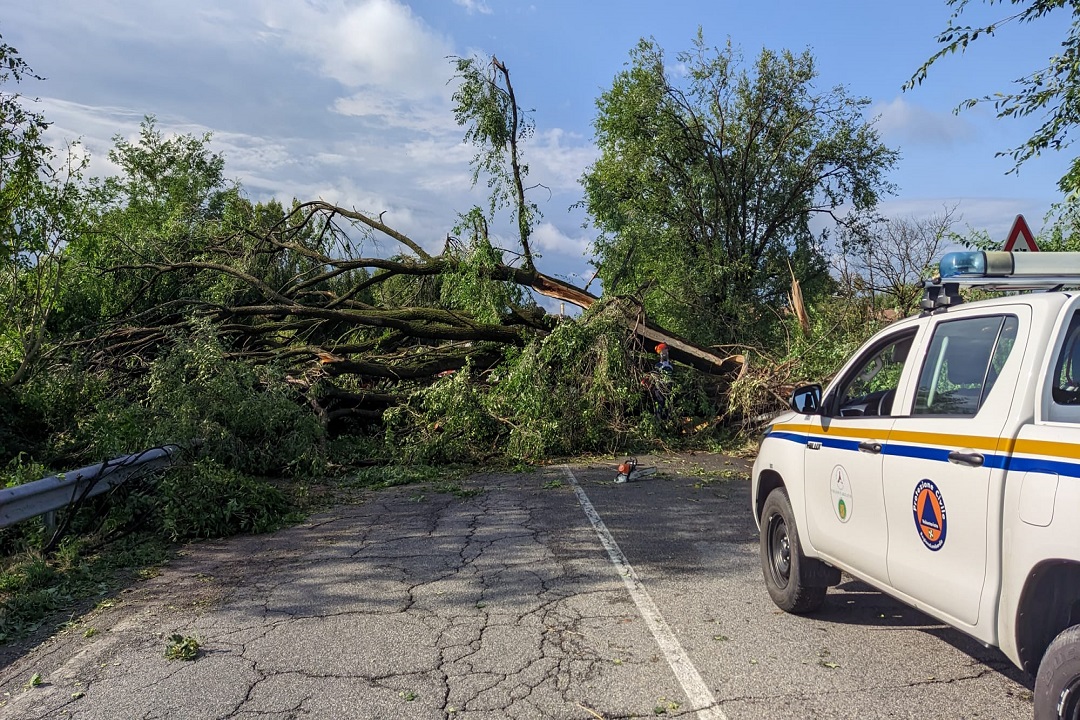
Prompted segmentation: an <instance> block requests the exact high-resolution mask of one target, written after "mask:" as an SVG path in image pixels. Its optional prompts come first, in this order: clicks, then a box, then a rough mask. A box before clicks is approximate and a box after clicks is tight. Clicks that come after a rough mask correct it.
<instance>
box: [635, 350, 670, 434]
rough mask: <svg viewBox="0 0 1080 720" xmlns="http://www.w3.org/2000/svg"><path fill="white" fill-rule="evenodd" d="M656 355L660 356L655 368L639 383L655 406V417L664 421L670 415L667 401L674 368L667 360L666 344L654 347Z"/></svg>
mask: <svg viewBox="0 0 1080 720" xmlns="http://www.w3.org/2000/svg"><path fill="white" fill-rule="evenodd" d="M656 354H657V355H659V356H660V359H659V360H658V361H657V363H656V367H654V368H653V370H652V372H650V373H649V375H648V377H647V378H644V379H643V380H642V381H641V382H642V384H643V385H645V387H646V388H648V390H649V396H650V397H651V398H652V400H653V402H654V403H655V405H656V407H655V412H656V416H657V417H659V418H662V419H666V418H668V417H669V416H670V415H671V408H670V407H669V403H668V399H669V398H670V396H671V385H672V377H671V376H672V373H673V372H674V370H675V368H674V367H673V366H672V365H671V360H670V359H669V358H668V346H667V343H663V342H662V343H659V344H658V345H657V346H656Z"/></svg>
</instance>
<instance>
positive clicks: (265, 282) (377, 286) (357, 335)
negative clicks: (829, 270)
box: [82, 201, 743, 423]
mask: <svg viewBox="0 0 1080 720" xmlns="http://www.w3.org/2000/svg"><path fill="white" fill-rule="evenodd" d="M357 231H360V232H361V233H362V234H363V235H364V237H365V238H367V239H369V240H370V239H373V238H374V239H376V240H385V239H390V240H392V241H394V242H395V243H397V244H398V250H399V252H398V253H396V254H389V253H386V252H383V253H379V256H377V257H376V256H372V257H366V256H358V255H357V254H356V253H355V252H354V248H355V247H356V246H355V244H354V242H353V238H355V237H356V236H357ZM366 244H370V243H366ZM462 246H463V243H461V242H460V241H458V240H456V239H454V238H447V241H446V243H445V245H444V249H443V252H442V253H440V254H438V255H432V254H430V253H428V252H427V251H425V250H424V248H423V247H421V245H420V244H419V243H417V242H415V241H414V240H412V239H411V238H409V237H408V236H406V235H404V234H403V233H401V232H399V231H397V230H395V229H394V228H392V227H390V226H388V225H385V224H384V223H383V222H382V221H381V219H380V218H376V217H371V216H369V215H366V214H364V213H361V212H357V211H355V210H351V209H347V208H342V207H338V206H335V205H331V204H329V203H326V202H322V201H315V202H308V203H303V204H297V205H296V206H294V208H293V209H292V210H291V212H289V213H287V214H286V215H285V217H284V218H282V219H281V220H280V221H279V222H277V223H276V224H275V225H274V226H273V227H271V228H269V229H268V230H267V231H265V232H261V233H256V232H253V231H251V230H246V231H244V232H243V233H236V234H234V235H232V236H230V237H228V238H226V239H224V240H223V241H221V242H219V243H216V244H215V245H214V246H212V247H208V248H206V249H205V250H204V251H203V252H201V253H199V254H198V255H197V256H195V257H188V258H180V259H172V258H168V257H156V258H153V259H144V261H142V262H139V263H132V264H127V265H121V266H114V267H111V268H108V269H107V273H109V274H112V275H120V274H128V275H129V276H134V277H137V278H139V282H140V283H141V288H140V291H139V293H138V297H137V298H136V299H135V300H134V301H133V302H132V303H130V305H129V312H127V313H125V314H123V315H122V316H121V317H120V318H118V319H116V320H114V321H111V322H109V323H107V324H106V325H104V326H102V327H95V328H93V332H92V338H90V339H89V340H84V341H82V343H83V345H85V346H87V347H88V349H89V350H90V352H89V357H90V358H91V362H92V363H93V364H94V365H95V366H98V367H110V368H112V369H123V370H125V371H128V372H130V371H132V370H133V369H134V371H138V369H139V368H140V367H145V366H147V365H148V364H149V362H150V361H152V359H153V358H154V357H156V356H157V355H158V354H160V353H161V352H162V349H163V346H165V345H167V344H168V343H169V342H170V341H171V339H173V338H174V337H176V336H177V335H178V333H182V332H183V331H184V330H185V329H187V328H189V327H190V325H191V324H192V323H193V322H196V321H203V322H205V321H206V320H209V321H210V322H212V323H213V325H214V326H215V327H216V328H217V331H218V332H219V333H220V335H221V336H222V337H223V339H225V340H226V342H227V345H228V347H229V348H230V353H231V356H232V357H233V358H235V359H240V360H246V361H251V362H255V363H273V364H276V365H278V366H283V367H286V368H288V370H289V376H290V382H292V383H293V384H295V385H296V387H297V388H299V389H300V390H301V392H303V393H304V395H305V398H306V400H307V402H308V403H310V404H311V405H312V407H313V408H315V410H316V411H317V413H318V414H319V416H320V418H322V419H323V420H324V422H326V423H329V422H332V421H334V420H336V419H339V418H346V417H349V418H359V419H362V420H370V421H376V420H378V419H379V418H381V416H382V413H383V412H384V411H385V410H386V409H387V408H389V407H391V406H393V405H396V404H398V403H400V402H401V401H402V400H403V397H402V393H400V392H396V391H395V388H398V387H401V386H402V385H403V384H409V383H411V385H408V386H409V387H415V384H416V383H430V382H431V381H433V380H434V379H436V378H438V377H439V376H441V375H445V374H447V373H450V372H453V371H456V370H459V369H461V368H463V367H465V366H466V364H468V365H469V366H470V367H471V368H473V369H476V370H480V371H483V370H486V369H490V368H492V367H494V366H496V365H497V364H498V363H499V362H500V360H502V359H503V358H504V356H505V350H506V347H507V346H514V347H523V346H525V345H526V344H527V343H529V342H530V340H531V339H533V338H536V337H538V336H542V335H544V334H546V333H548V332H550V331H551V330H552V328H553V327H554V326H555V324H556V323H558V322H562V321H565V320H567V319H566V318H563V317H561V316H555V315H551V314H548V313H547V312H545V310H544V309H543V308H542V307H540V306H539V305H537V304H536V303H535V302H534V301H533V299H532V296H531V294H530V293H529V292H528V291H534V292H536V293H538V294H540V295H544V296H547V297H551V298H554V299H557V300H559V301H562V302H566V303H571V304H573V305H576V306H578V307H580V308H583V309H585V310H588V309H589V308H590V307H592V306H593V305H594V304H596V303H597V302H599V299H598V298H597V297H596V296H594V295H592V294H590V293H588V292H587V291H585V290H583V289H581V288H578V287H575V286H573V285H571V284H569V283H567V282H564V281H562V280H559V279H556V278H553V277H551V276H549V275H545V274H544V273H541V272H539V271H537V270H536V269H535V268H534V267H532V265H531V263H529V264H527V269H525V268H521V267H514V266H513V265H510V264H507V263H505V262H503V261H502V259H501V254H496V255H495V257H496V261H494V262H489V263H485V264H482V265H477V266H469V265H468V261H469V257H468V254H467V253H466V252H463V251H462ZM469 247H471V248H473V249H474V250H475V248H477V247H479V248H481V250H482V249H484V248H490V243H489V242H488V239H487V238H486V237H485V236H483V235H481V236H478V237H474V238H472V239H471V243H470V245H469ZM462 273H471V276H470V277H469V281H471V282H475V283H477V284H478V287H479V288H480V291H481V292H488V293H494V292H499V291H500V288H502V289H505V288H510V289H511V291H510V292H507V293H506V297H509V298H512V299H513V301H512V302H506V303H504V304H502V305H501V306H499V307H497V308H496V309H495V312H494V313H493V314H492V313H489V314H488V316H487V317H480V315H481V314H480V313H477V312H474V311H471V310H470V309H469V308H467V307H462V306H460V304H459V305H458V306H455V304H454V303H451V302H446V301H444V299H443V294H442V293H441V292H440V289H441V288H442V287H443V286H444V285H446V284H454V283H460V282H463V275H462ZM168 276H179V277H180V278H181V280H182V281H181V283H179V286H181V287H190V288H192V292H191V293H190V294H189V295H187V296H184V297H169V298H166V299H165V300H163V301H161V302H156V303H155V302H148V301H147V298H153V297H154V296H155V293H154V288H155V286H156V285H158V284H160V283H162V282H163V280H164V279H165V278H166V277H168ZM215 284H217V285H220V286H224V287H227V288H229V292H228V293H227V298H225V301H224V302H211V301H208V300H207V298H206V297H205V294H206V293H196V292H194V289H195V288H206V287H208V286H212V285H215ZM176 285H177V283H173V286H174V287H175V286H176ZM391 288H393V290H392V289H391ZM402 288H405V290H404V291H403V290H402ZM514 290H517V291H518V292H517V293H516V294H515V292H514ZM395 293H396V294H397V295H398V296H403V297H394V298H393V301H391V300H390V298H391V296H395ZM615 302H617V303H618V307H619V309H620V316H621V317H622V318H623V320H624V323H625V326H626V328H627V330H628V332H629V333H631V334H632V335H634V336H637V337H638V338H639V339H640V341H641V342H642V344H643V346H646V347H651V346H652V345H653V344H656V343H660V342H664V343H666V344H667V346H668V348H669V352H670V354H671V357H672V359H673V360H676V361H681V362H683V363H685V364H687V365H691V366H693V367H696V368H697V369H699V370H701V371H703V372H706V373H709V374H713V375H717V376H720V377H722V378H728V379H730V378H734V377H735V376H736V375H737V374H738V372H739V370H740V369H741V367H742V363H743V359H742V357H741V356H737V355H736V356H721V355H718V354H716V353H714V352H713V351H711V350H710V349H708V348H702V347H698V346H695V345H693V344H691V343H689V342H687V341H685V340H684V339H682V338H680V337H677V336H675V335H673V334H671V333H668V332H666V331H664V330H663V329H662V328H659V327H657V326H656V325H655V324H653V323H651V322H649V321H648V319H647V318H645V317H644V315H643V313H642V311H641V308H640V305H637V304H635V303H633V302H631V301H629V300H626V299H617V300H616V301H615ZM140 306H141V307H140ZM316 382H317V383H318V386H319V391H318V393H315V392H312V391H311V388H312V387H313V386H314V385H315V384H316Z"/></svg>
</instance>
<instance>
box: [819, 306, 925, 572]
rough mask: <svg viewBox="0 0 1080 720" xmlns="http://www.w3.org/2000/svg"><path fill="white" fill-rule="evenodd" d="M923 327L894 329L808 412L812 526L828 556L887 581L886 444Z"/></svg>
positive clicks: (849, 366)
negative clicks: (883, 476)
mask: <svg viewBox="0 0 1080 720" xmlns="http://www.w3.org/2000/svg"><path fill="white" fill-rule="evenodd" d="M917 329H918V328H917V327H912V326H908V327H907V328H904V329H902V330H899V331H897V332H894V333H891V334H888V335H886V336H885V337H883V338H881V340H880V341H878V342H876V343H874V344H873V345H871V346H870V347H868V348H867V349H866V350H865V351H864V352H863V353H861V354H860V355H859V356H858V357H857V358H855V359H854V360H853V361H852V362H851V363H849V364H848V365H847V367H846V368H845V370H844V371H843V374H842V375H841V376H840V378H839V380H838V382H837V383H834V385H833V386H832V387H830V388H829V392H828V394H827V395H826V397H825V398H824V399H823V401H822V409H823V413H822V414H821V415H813V416H810V417H808V421H809V424H810V427H809V432H808V436H807V444H806V451H805V453H804V469H805V475H804V477H805V478H806V481H805V490H804V497H805V501H806V518H807V534H808V536H809V538H810V542H811V544H812V545H813V546H814V548H815V549H816V550H817V551H818V553H820V554H821V555H822V556H823V557H825V558H827V559H829V560H832V561H833V562H834V563H835V564H836V565H838V566H842V567H846V568H848V569H850V570H853V571H855V572H857V573H861V574H864V575H866V576H868V577H870V578H873V579H875V580H878V581H880V582H887V580H888V575H887V572H886V548H887V544H888V531H887V528H886V523H885V502H884V499H883V497H882V492H881V468H882V458H883V457H884V456H883V454H882V450H883V448H884V447H885V444H886V439H887V438H888V436H889V431H890V429H891V428H892V425H893V421H894V418H893V417H892V411H893V400H894V398H895V397H896V391H897V388H898V385H899V383H900V380H901V376H902V374H903V369H904V363H905V361H906V359H907V356H908V353H909V350H910V349H911V345H912V341H913V340H914V338H915V335H916V332H917Z"/></svg>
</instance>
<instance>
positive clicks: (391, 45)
mask: <svg viewBox="0 0 1080 720" xmlns="http://www.w3.org/2000/svg"><path fill="white" fill-rule="evenodd" d="M264 20H265V22H266V25H267V27H268V28H269V30H270V31H271V32H272V33H273V34H274V35H275V36H276V37H277V39H280V40H281V41H282V42H283V43H284V44H285V45H286V46H287V47H290V48H291V49H293V50H295V51H298V52H300V53H302V54H305V55H307V56H308V57H310V58H311V59H313V60H314V61H315V62H316V63H317V64H318V66H319V69H320V71H321V72H322V73H324V74H325V75H326V76H328V77H330V78H333V79H334V80H337V81H338V82H340V83H341V84H342V85H343V86H345V87H346V88H350V89H351V88H358V89H371V88H378V89H381V90H384V91H388V92H390V93H391V95H394V96H398V97H408V98H411V99H428V98H440V99H442V98H447V97H448V96H449V94H448V89H447V87H446V80H447V78H448V76H449V70H450V66H449V63H448V62H447V60H446V58H447V56H449V55H452V54H453V44H452V42H451V41H450V40H449V39H448V38H445V37H443V36H441V35H439V34H438V33H436V32H435V31H433V30H432V29H431V28H429V27H428V26H427V25H426V24H425V23H424V21H423V20H422V19H421V18H419V17H417V16H416V15H414V14H413V12H412V10H411V9H410V8H409V6H407V5H405V4H403V3H400V2H397V1H396V0H362V1H361V2H347V1H346V0H325V1H324V2H319V3H310V2H307V3H298V2H295V1H294V0H284V1H282V0H279V1H278V2H276V3H274V4H272V5H271V6H270V7H269V9H267V10H266V11H265V14H264Z"/></svg>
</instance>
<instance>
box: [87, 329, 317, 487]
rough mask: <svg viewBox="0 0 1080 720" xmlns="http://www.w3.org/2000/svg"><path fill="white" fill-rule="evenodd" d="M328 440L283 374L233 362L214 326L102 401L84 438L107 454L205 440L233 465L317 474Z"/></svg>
mask: <svg viewBox="0 0 1080 720" xmlns="http://www.w3.org/2000/svg"><path fill="white" fill-rule="evenodd" d="M323 437H324V432H323V429H322V427H321V426H320V424H319V422H318V419H317V418H316V417H315V416H314V414H313V413H312V412H311V411H310V410H309V409H308V408H307V407H306V406H304V405H301V404H300V402H298V398H297V396H296V393H295V391H294V390H293V389H292V388H291V387H290V386H289V384H288V383H287V381H286V379H285V376H284V374H283V373H281V372H280V371H278V370H277V369H275V368H274V367H272V366H269V365H258V366H256V365H251V364H248V363H245V362H242V361H238V360H232V359H230V358H229V357H228V353H227V351H226V350H225V348H224V347H223V346H222V344H221V340H220V339H219V337H218V335H217V333H216V331H215V328H214V327H213V326H211V325H209V324H205V323H203V324H197V325H196V327H195V328H194V329H193V331H192V332H191V334H190V335H187V336H182V337H177V338H176V339H175V342H174V344H173V345H172V347H171V348H169V349H168V350H167V351H166V352H165V353H164V354H163V355H162V356H161V357H159V358H157V359H156V360H154V361H153V362H152V364H151V366H150V369H149V373H148V374H147V375H146V376H145V377H144V378H141V379H140V381H139V382H138V383H137V384H136V385H134V386H133V387H129V388H127V389H126V392H122V393H118V394H117V395H116V396H114V397H110V398H104V399H102V400H101V401H100V403H99V405H98V407H97V410H96V412H95V413H93V414H91V415H90V416H89V417H88V418H86V419H85V420H83V421H82V423H81V425H80V427H79V434H78V436H77V440H78V441H80V442H82V443H86V444H87V445H89V447H90V452H91V453H92V454H93V455H96V456H99V457H108V456H113V455H119V454H124V453H127V452H131V448H146V447H153V446H156V445H162V444H168V443H187V442H190V441H192V440H195V439H199V440H202V442H203V450H204V452H205V453H206V454H207V455H208V456H209V457H211V458H213V459H215V460H216V461H217V462H220V463H221V464H223V465H225V466H227V467H231V468H235V469H238V470H240V471H242V472H246V473H250V474H254V475H266V474H271V473H281V474H286V475H292V476H310V475H313V474H318V473H320V472H321V471H322V470H323V468H324V463H325V457H324V455H323V451H322V441H323Z"/></svg>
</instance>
